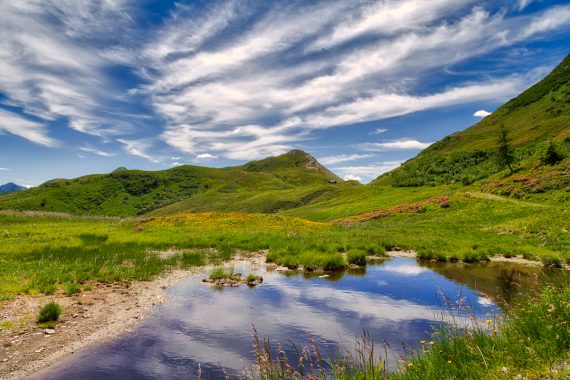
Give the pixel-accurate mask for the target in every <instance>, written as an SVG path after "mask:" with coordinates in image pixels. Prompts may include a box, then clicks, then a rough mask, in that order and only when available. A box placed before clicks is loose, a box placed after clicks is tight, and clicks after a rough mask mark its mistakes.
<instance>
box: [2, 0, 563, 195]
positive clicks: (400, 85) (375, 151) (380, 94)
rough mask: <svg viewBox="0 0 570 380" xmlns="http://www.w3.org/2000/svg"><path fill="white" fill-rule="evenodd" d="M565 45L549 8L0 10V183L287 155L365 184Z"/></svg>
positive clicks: (546, 4) (5, 5)
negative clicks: (309, 158) (297, 152)
mask: <svg viewBox="0 0 570 380" xmlns="http://www.w3.org/2000/svg"><path fill="white" fill-rule="evenodd" d="M569 47H570V4H569V3H568V2H565V1H546V0H543V1H540V0H534V1H533V0H518V1H515V0H511V1H501V0H493V1H472V0H431V1H424V0H399V1H395V0H384V1H371V0H365V1H358V0H355V1H348V0H339V1H311V2H307V1H265V0H264V1H246V0H244V1H180V2H168V1H159V0H146V1H145V0H137V1H134V0H133V1H129V0H100V1H94V0H84V1H81V2H80V1H76V0H27V1H26V0H22V1H4V2H0V183H4V182H8V181H14V182H17V183H19V184H23V185H38V184H40V183H42V182H44V181H46V180H48V179H52V178H62V177H64V178H70V177H77V176H80V175H84V174H90V173H105V172H110V171H112V170H113V169H115V168H116V167H119V166H126V167H128V168H137V169H147V170H160V169H165V168H169V167H173V166H175V165H180V164H195V165H205V166H216V167H221V166H228V165H239V164H242V163H244V162H247V161H249V160H252V159H259V158H263V157H266V156H271V155H276V154H281V153H284V152H287V151H288V150H290V149H294V148H299V149H303V150H305V151H307V152H309V153H311V154H312V155H313V156H315V157H316V158H318V159H319V160H320V161H321V162H322V163H323V164H325V165H326V166H328V167H329V168H330V169H332V170H333V171H334V172H336V173H337V174H339V175H341V176H343V177H345V178H357V179H360V180H361V181H362V182H368V181H370V180H371V179H373V178H376V177H377V176H378V175H379V174H381V173H383V172H385V171H388V170H391V169H392V168H394V167H396V166H398V165H399V164H400V163H401V162H402V161H404V160H406V159H408V158H410V157H413V156H414V155H416V154H417V153H418V152H419V151H420V150H421V149H423V148H425V147H426V146H428V145H429V144H430V143H432V142H434V141H437V140H438V139H440V138H442V137H444V136H445V135H447V134H449V133H452V132H454V131H457V130H461V129H464V128H466V127H468V126H469V125H472V124H474V123H476V122H477V121H478V120H479V119H480V118H481V117H482V116H484V115H485V114H486V113H487V112H492V111H493V110H495V109H496V108H497V107H498V106H499V105H501V104H502V103H504V102H505V101H507V100H508V99H510V98H512V97H513V96H515V95H517V94H518V93H520V92H521V91H522V90H524V89H525V88H527V87H529V86H530V85H532V84H533V83H535V82H536V81H538V80H540V79H541V78H542V77H544V75H546V74H547V73H548V72H549V71H550V70H551V69H552V68H553V67H554V66H555V65H556V64H557V63H558V62H559V61H560V60H562V59H563V58H564V57H565V56H566V54H568V53H569V50H570V49H569ZM478 111H483V112H478ZM476 115H478V116H476Z"/></svg>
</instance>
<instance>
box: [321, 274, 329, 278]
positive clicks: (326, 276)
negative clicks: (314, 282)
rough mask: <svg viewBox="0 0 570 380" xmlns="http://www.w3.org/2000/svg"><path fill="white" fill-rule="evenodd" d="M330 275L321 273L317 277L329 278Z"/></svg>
mask: <svg viewBox="0 0 570 380" xmlns="http://www.w3.org/2000/svg"><path fill="white" fill-rule="evenodd" d="M329 277H330V276H329V275H328V274H323V275H322V276H319V278H329Z"/></svg>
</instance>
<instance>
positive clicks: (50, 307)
mask: <svg viewBox="0 0 570 380" xmlns="http://www.w3.org/2000/svg"><path fill="white" fill-rule="evenodd" d="M60 315H61V306H59V304H57V303H55V302H50V303H48V304H46V305H44V306H43V307H42V308H41V309H40V313H39V314H38V319H37V322H38V323H48V322H57V321H58V319H59V316H60Z"/></svg>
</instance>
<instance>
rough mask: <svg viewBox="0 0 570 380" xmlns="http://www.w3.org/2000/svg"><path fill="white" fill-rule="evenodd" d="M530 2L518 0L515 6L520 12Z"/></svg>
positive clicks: (530, 0) (529, 0)
mask: <svg viewBox="0 0 570 380" xmlns="http://www.w3.org/2000/svg"><path fill="white" fill-rule="evenodd" d="M532 2H533V0H519V3H518V4H517V7H518V10H519V11H522V10H523V9H525V8H526V7H528V6H529V5H530V3H532Z"/></svg>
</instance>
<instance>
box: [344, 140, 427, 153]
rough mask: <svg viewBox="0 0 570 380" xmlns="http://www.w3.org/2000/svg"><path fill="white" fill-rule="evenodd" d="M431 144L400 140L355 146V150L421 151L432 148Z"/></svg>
mask: <svg viewBox="0 0 570 380" xmlns="http://www.w3.org/2000/svg"><path fill="white" fill-rule="evenodd" d="M431 144H433V143H431V142H421V141H418V140H414V139H399V140H392V141H384V142H368V143H362V144H357V145H354V147H355V148H357V149H361V150H365V151H370V152H390V151H396V150H421V149H425V148H427V147H428V146H430V145H431Z"/></svg>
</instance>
